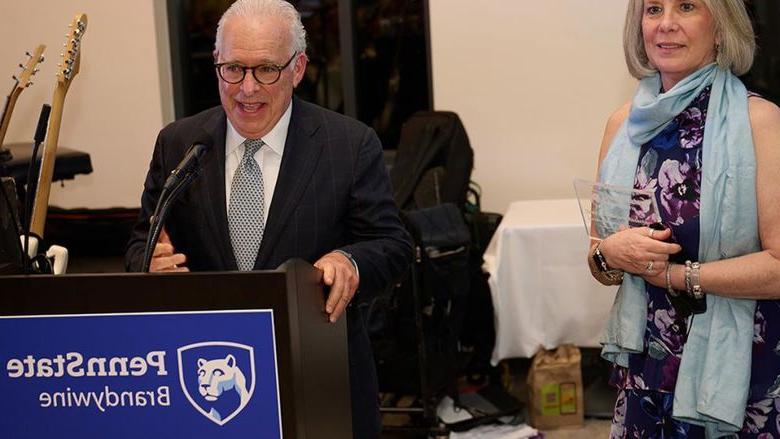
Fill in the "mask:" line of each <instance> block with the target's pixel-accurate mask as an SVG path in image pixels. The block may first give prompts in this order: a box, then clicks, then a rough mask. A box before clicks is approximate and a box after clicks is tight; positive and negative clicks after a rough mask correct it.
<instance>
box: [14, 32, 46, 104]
mask: <svg viewBox="0 0 780 439" xmlns="http://www.w3.org/2000/svg"><path fill="white" fill-rule="evenodd" d="M44 50H46V46H45V45H43V44H40V45H38V47H36V48H35V50H34V51H33V53H32V54H30V52H27V56H28V58H29V59H28V60H27V64H19V67H21V69H22V72H21V73H19V76H16V75H14V77H13V78H14V81H16V87H15V89H16V90H18V91H20V92H21V91H22V90H23V89H25V88H27V87H29V86H31V85H32V81H31V79H32V77H33V76H34V75H35V74H36V73H38V69H37V68H36V67H37V66H38V63H42V62H43V51H44Z"/></svg>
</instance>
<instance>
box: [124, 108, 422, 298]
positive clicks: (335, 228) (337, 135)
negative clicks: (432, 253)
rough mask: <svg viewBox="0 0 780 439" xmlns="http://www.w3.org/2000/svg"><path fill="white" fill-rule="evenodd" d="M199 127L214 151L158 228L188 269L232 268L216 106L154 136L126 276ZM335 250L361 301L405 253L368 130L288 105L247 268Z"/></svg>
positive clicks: (401, 263)
mask: <svg viewBox="0 0 780 439" xmlns="http://www.w3.org/2000/svg"><path fill="white" fill-rule="evenodd" d="M201 129H202V130H204V131H206V132H207V133H208V134H209V135H211V137H212V138H213V140H214V147H213V148H211V150H210V151H208V152H207V153H205V154H204V156H203V159H202V163H203V170H202V172H201V176H200V177H199V178H198V179H197V180H195V182H194V183H193V184H192V186H191V187H190V188H189V189H188V190H187V191H186V192H185V193H183V194H182V196H181V197H180V198H179V199H178V200H177V201H176V202H174V205H173V207H172V208H171V211H170V214H169V216H168V220H167V221H166V229H167V230H168V232H169V234H170V237H171V241H172V242H173V245H174V247H175V248H176V250H177V251H178V252H181V253H184V254H186V255H187V258H188V264H187V265H188V266H189V267H190V269H191V270H193V271H199V270H236V269H237V265H236V260H235V257H234V255H233V248H232V245H231V243H230V235H229V232H228V225H227V209H226V207H225V206H226V202H225V131H226V129H227V125H226V116H225V112H224V111H223V109H222V107H215V108H212V109H209V110H206V111H204V112H202V113H199V114H197V115H195V116H192V117H188V118H185V119H182V120H179V121H177V122H174V123H172V124H170V125H168V126H167V127H165V128H164V129H163V130H162V131H161V132H160V134H159V136H158V138H157V144H156V145H155V148H154V155H153V157H152V161H151V164H150V168H149V173H148V175H147V177H146V183H145V184H144V192H143V196H142V198H141V215H140V218H139V221H138V223H137V224H136V226H135V227H134V229H133V233H132V236H131V239H130V242H129V244H128V250H127V256H126V266H127V268H128V270H130V271H137V270H139V269H140V267H141V263H142V259H143V247H144V243H145V240H146V235H147V232H148V228H149V227H148V224H149V216H150V215H151V214H152V212H153V211H154V207H155V205H156V203H157V199H158V197H159V194H160V190H161V188H162V185H163V183H164V181H165V178H166V177H167V176H168V174H169V173H170V172H171V170H173V168H175V167H176V165H177V164H178V163H179V161H180V160H181V158H182V157H183V156H184V153H185V151H186V150H187V148H189V146H190V145H191V143H192V142H193V141H194V140H195V138H196V136H197V135H198V131H199V130H201ZM337 248H339V249H342V250H344V251H346V252H348V253H350V254H352V257H353V258H354V259H355V261H356V262H357V265H358V267H359V268H360V292H361V293H360V294H363V292H366V293H368V292H373V291H377V290H379V289H382V288H384V287H385V286H386V285H387V284H388V283H390V282H391V281H392V280H393V279H394V278H395V277H397V276H398V275H400V274H401V273H402V272H403V270H405V269H406V267H407V265H408V263H409V261H410V259H411V254H412V250H411V244H410V241H409V237H408V235H407V233H406V231H405V229H404V227H403V225H402V224H401V222H400V220H399V218H398V210H397V208H396V206H395V203H394V201H393V195H392V190H391V187H390V180H389V178H388V177H387V172H386V170H385V167H384V161H383V155H382V148H381V145H380V143H379V139H378V138H377V137H376V134H375V133H374V132H373V130H371V129H370V128H368V127H366V126H365V125H363V124H362V123H360V122H358V121H355V120H353V119H350V118H347V117H345V116H342V115H340V114H338V113H334V112H331V111H328V110H325V109H323V108H320V107H317V106H315V105H312V104H309V103H307V102H304V101H301V100H299V99H295V100H294V102H293V109H292V117H291V120H290V127H289V131H288V134H287V142H286V144H285V148H284V155H283V157H282V163H281V168H280V170H279V178H278V180H277V183H276V189H275V192H274V195H273V200H272V201H271V205H270V210H269V212H268V221H267V224H266V227H265V232H264V234H263V242H262V244H261V246H260V250H259V252H258V255H257V259H256V261H255V269H274V268H276V267H278V266H279V265H280V264H281V263H283V262H285V261H286V260H288V259H290V258H293V257H298V258H302V259H304V260H307V261H309V262H311V263H313V262H315V261H316V260H317V259H319V258H320V257H321V256H322V255H324V254H326V253H328V252H330V251H332V250H334V249H337ZM360 294H359V295H360Z"/></svg>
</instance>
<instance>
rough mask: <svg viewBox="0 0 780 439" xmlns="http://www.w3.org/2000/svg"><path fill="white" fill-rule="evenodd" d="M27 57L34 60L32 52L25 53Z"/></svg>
mask: <svg viewBox="0 0 780 439" xmlns="http://www.w3.org/2000/svg"><path fill="white" fill-rule="evenodd" d="M24 54H25V55H27V58H32V55H30V52H24Z"/></svg>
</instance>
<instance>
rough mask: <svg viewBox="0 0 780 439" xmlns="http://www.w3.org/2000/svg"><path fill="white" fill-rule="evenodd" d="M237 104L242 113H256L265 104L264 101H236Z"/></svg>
mask: <svg viewBox="0 0 780 439" xmlns="http://www.w3.org/2000/svg"><path fill="white" fill-rule="evenodd" d="M237 104H238V108H239V109H240V110H241V111H243V112H244V113H257V112H258V111H260V110H261V109H263V108H264V107H265V106H266V105H267V104H266V103H264V102H251V103H246V102H237Z"/></svg>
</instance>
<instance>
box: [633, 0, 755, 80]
mask: <svg viewBox="0 0 780 439" xmlns="http://www.w3.org/2000/svg"><path fill="white" fill-rule="evenodd" d="M702 1H703V2H704V4H705V6H707V9H709V11H710V13H711V14H712V20H713V22H714V23H715V37H716V38H717V39H718V41H720V44H719V45H718V47H717V57H716V61H717V63H718V65H719V66H721V67H723V68H725V69H730V70H731V71H732V72H734V74H735V75H742V74H745V73H747V71H748V70H750V66H752V65H753V57H754V56H755V53H756V36H755V33H753V26H752V25H751V23H750V17H749V16H748V13H747V10H746V9H745V3H744V0H702ZM643 14H644V2H643V0H630V1H629V3H628V10H627V11H626V24H625V27H624V29H623V52H624V53H625V56H626V65H628V71H629V73H631V75H632V76H633V77H635V78H637V79H642V78H644V77H646V76H651V75H653V74H655V72H656V71H657V69H656V68H655V66H653V65H652V64H651V63H650V60H648V59H647V52H646V51H645V43H644V40H643V39H642V16H643Z"/></svg>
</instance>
